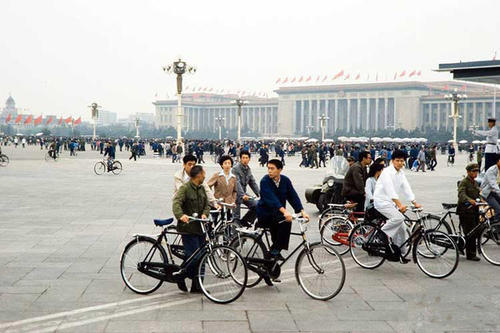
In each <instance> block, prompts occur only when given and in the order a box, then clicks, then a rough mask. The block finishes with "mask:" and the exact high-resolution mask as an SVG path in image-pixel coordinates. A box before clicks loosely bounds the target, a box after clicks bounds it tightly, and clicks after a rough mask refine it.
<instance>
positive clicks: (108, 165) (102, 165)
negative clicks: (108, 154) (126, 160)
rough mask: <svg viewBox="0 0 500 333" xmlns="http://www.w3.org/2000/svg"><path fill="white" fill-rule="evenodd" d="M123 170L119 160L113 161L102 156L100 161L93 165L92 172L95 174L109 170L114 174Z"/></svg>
mask: <svg viewBox="0 0 500 333" xmlns="http://www.w3.org/2000/svg"><path fill="white" fill-rule="evenodd" d="M122 170H123V167H122V164H121V162H120V161H117V160H114V161H113V162H110V161H108V160H107V159H106V158H104V159H103V160H102V161H99V162H97V163H96V164H95V165H94V172H95V174H96V175H99V176H100V175H102V174H103V173H105V172H106V171H108V172H109V171H111V172H112V173H113V174H114V175H119V174H120V173H121V172H122Z"/></svg>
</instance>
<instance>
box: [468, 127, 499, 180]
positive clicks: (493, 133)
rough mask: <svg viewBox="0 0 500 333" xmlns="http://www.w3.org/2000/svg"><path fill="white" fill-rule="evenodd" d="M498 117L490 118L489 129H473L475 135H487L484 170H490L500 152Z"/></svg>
mask: <svg viewBox="0 0 500 333" xmlns="http://www.w3.org/2000/svg"><path fill="white" fill-rule="evenodd" d="M496 121H497V120H496V119H495V118H489V119H488V127H489V130H486V131H479V130H475V131H472V133H473V134H475V135H482V136H485V137H486V148H485V149H484V159H485V160H484V170H488V169H489V168H490V167H491V166H492V165H494V164H495V161H496V155H497V154H498V153H499V152H500V151H499V149H498V129H497V126H496Z"/></svg>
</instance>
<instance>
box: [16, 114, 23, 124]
mask: <svg viewBox="0 0 500 333" xmlns="http://www.w3.org/2000/svg"><path fill="white" fill-rule="evenodd" d="M22 119H23V115H22V114H20V115H18V116H17V117H16V124H19V123H20V122H21V120H22Z"/></svg>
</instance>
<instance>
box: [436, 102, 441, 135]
mask: <svg viewBox="0 0 500 333" xmlns="http://www.w3.org/2000/svg"><path fill="white" fill-rule="evenodd" d="M436 113H437V121H436V129H437V130H438V131H439V126H441V108H440V107H439V104H438V103H436Z"/></svg>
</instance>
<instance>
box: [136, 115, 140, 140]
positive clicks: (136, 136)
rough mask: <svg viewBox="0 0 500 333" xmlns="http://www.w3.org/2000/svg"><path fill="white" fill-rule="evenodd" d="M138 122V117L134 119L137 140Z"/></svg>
mask: <svg viewBox="0 0 500 333" xmlns="http://www.w3.org/2000/svg"><path fill="white" fill-rule="evenodd" d="M140 121H141V120H140V119H139V117H136V118H135V136H136V137H137V138H139V122H140Z"/></svg>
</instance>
